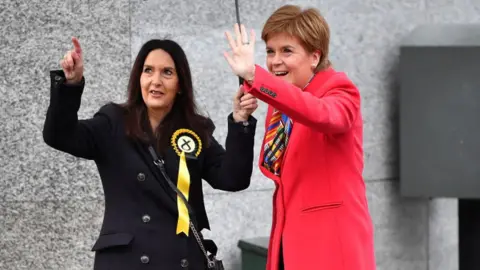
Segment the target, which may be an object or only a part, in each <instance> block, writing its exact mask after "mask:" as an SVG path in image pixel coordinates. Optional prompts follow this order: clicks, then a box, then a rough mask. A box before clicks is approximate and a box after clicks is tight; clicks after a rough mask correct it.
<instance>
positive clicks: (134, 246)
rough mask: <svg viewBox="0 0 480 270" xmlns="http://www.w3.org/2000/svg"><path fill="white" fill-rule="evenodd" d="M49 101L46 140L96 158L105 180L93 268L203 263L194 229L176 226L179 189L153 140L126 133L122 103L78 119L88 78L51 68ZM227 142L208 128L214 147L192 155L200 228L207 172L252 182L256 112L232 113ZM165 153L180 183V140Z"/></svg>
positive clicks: (234, 183) (228, 187) (229, 181)
mask: <svg viewBox="0 0 480 270" xmlns="http://www.w3.org/2000/svg"><path fill="white" fill-rule="evenodd" d="M50 77H51V96H50V105H49V108H48V111H47V116H46V120H45V125H44V130H43V137H44V140H45V142H46V143H47V144H48V145H49V146H51V147H53V148H55V149H57V150H60V151H63V152H66V153H69V154H71V155H74V156H76V157H81V158H86V159H90V160H93V161H95V163H96V165H97V168H98V171H99V173H100V178H101V181H102V185H103V191H104V196H105V213H104V219H103V224H102V229H101V231H100V236H99V238H98V240H97V242H96V243H95V245H94V247H93V249H92V250H94V251H97V252H96V258H95V268H94V269H98V270H103V269H116V270H122V269H128V270H131V269H186V267H187V266H188V269H204V267H203V265H202V264H203V255H202V253H201V251H200V249H199V248H198V245H197V243H196V242H195V239H194V237H193V234H192V233H191V232H190V234H189V237H186V236H185V235H184V234H180V235H177V234H176V226H177V218H178V210H177V203H176V201H175V200H174V198H176V193H175V191H173V190H172V189H171V188H170V187H169V186H168V184H167V183H166V182H165V179H164V178H163V177H162V175H161V173H160V171H159V170H158V168H156V167H155V165H154V164H153V159H152V157H151V156H150V154H149V152H148V145H146V144H144V143H142V142H139V141H133V140H131V139H130V138H128V137H127V136H126V134H125V126H124V113H125V110H124V109H123V108H122V107H120V106H119V105H116V104H113V103H110V104H107V105H104V106H103V107H101V108H100V110H99V111H98V112H97V113H96V114H95V115H94V117H93V118H90V119H85V120H79V119H78V116H77V112H78V109H79V108H80V102H81V95H82V92H83V89H84V84H85V80H84V79H82V82H81V83H80V84H78V85H67V84H65V77H64V74H63V72H62V71H58V70H57V71H51V73H50ZM227 121H228V134H227V139H226V143H225V146H226V147H225V149H224V148H223V147H222V146H221V145H220V144H219V143H218V142H217V141H216V140H215V138H214V137H213V136H210V144H209V147H208V148H205V143H202V145H203V146H204V147H203V148H202V149H201V152H200V154H199V155H198V156H197V157H195V158H192V157H188V158H187V162H186V163H187V167H188V170H189V173H190V193H189V203H190V205H191V206H192V208H193V210H194V212H195V217H196V220H197V222H198V227H199V228H200V229H203V228H206V229H209V223H208V218H207V215H206V212H205V206H204V201H203V191H202V179H204V180H206V181H207V182H208V183H209V184H210V185H211V186H212V187H213V188H215V189H220V190H225V191H240V190H243V189H246V188H247V187H248V186H249V185H250V178H251V175H252V169H253V151H254V135H255V128H256V119H255V118H253V117H250V119H249V121H248V124H246V125H245V124H244V123H235V122H234V121H233V118H232V115H231V114H230V115H229V116H228V118H227ZM162 158H163V160H164V161H165V167H166V170H167V174H168V175H169V177H170V179H171V180H172V181H173V182H174V184H176V181H177V175H178V164H179V160H180V157H179V155H178V154H177V152H176V151H175V150H174V147H173V146H171V147H170V148H168V149H166V151H165V153H164V155H163V157H162Z"/></svg>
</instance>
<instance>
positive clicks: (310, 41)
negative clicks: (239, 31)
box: [262, 5, 331, 71]
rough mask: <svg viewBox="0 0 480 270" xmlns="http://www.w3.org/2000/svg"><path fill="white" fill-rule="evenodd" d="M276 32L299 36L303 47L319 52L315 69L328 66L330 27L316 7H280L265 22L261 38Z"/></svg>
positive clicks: (267, 37)
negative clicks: (318, 60) (318, 59)
mask: <svg viewBox="0 0 480 270" xmlns="http://www.w3.org/2000/svg"><path fill="white" fill-rule="evenodd" d="M278 33H287V34H289V35H291V36H295V37H297V38H299V39H300V41H301V42H302V43H303V46H304V48H305V49H306V50H307V51H308V52H310V53H312V52H314V51H316V50H319V51H320V52H321V56H320V62H319V63H318V65H317V67H316V68H315V71H319V70H322V69H325V68H328V67H330V65H331V64H330V60H328V50H329V44H330V28H329V27H328V23H327V21H326V20H325V18H324V17H323V16H322V15H321V14H320V12H319V11H318V10H317V9H314V8H307V9H304V10H302V9H301V8H300V7H299V6H295V5H284V6H282V7H280V8H279V9H277V10H276V11H275V12H273V14H272V15H270V17H269V18H268V19H267V21H266V22H265V25H264V26H263V30H262V40H263V41H265V42H267V41H268V39H269V38H270V37H271V36H272V35H274V34H278Z"/></svg>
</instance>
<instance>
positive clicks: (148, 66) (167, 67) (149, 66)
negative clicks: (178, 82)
mask: <svg viewBox="0 0 480 270" xmlns="http://www.w3.org/2000/svg"><path fill="white" fill-rule="evenodd" d="M143 67H144V68H155V67H154V66H152V65H143ZM163 68H164V69H171V70H175V68H174V67H170V66H166V67H163Z"/></svg>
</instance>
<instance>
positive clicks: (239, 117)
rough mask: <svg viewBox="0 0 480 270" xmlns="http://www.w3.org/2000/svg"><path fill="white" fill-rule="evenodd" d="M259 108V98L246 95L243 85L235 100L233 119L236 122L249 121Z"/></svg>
mask: <svg viewBox="0 0 480 270" xmlns="http://www.w3.org/2000/svg"><path fill="white" fill-rule="evenodd" d="M257 108H258V104H257V98H256V97H254V96H252V94H248V93H245V92H244V90H243V85H241V86H240V88H239V89H238V91H237V94H236V95H235V98H234V99H233V119H234V120H235V121H236V122H242V121H247V120H248V117H249V116H250V115H251V114H252V113H253V112H254V111H255V110H256V109H257Z"/></svg>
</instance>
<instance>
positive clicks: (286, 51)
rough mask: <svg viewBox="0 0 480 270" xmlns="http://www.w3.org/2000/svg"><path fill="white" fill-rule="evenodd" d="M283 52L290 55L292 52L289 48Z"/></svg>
mask: <svg viewBox="0 0 480 270" xmlns="http://www.w3.org/2000/svg"><path fill="white" fill-rule="evenodd" d="M283 52H284V53H292V50H290V49H289V48H285V49H283Z"/></svg>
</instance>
